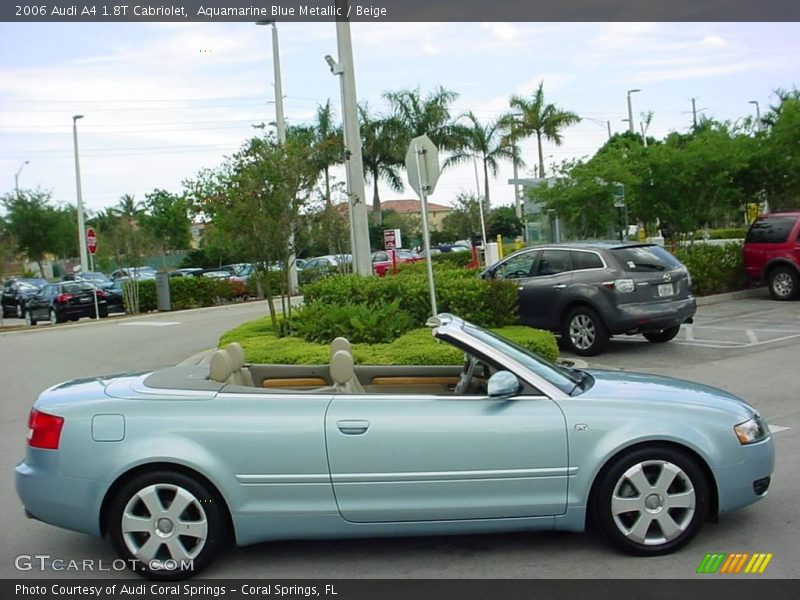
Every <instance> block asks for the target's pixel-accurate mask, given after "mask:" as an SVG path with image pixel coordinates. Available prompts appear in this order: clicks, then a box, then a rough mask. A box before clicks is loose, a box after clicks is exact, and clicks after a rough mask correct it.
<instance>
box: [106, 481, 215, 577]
mask: <svg viewBox="0 0 800 600" xmlns="http://www.w3.org/2000/svg"><path fill="white" fill-rule="evenodd" d="M121 525H122V527H121V529H122V538H123V540H124V542H125V546H126V547H127V549H128V551H129V552H130V553H131V554H132V555H133V556H134V557H136V558H137V559H139V560H140V561H142V562H144V563H145V564H151V563H153V562H154V561H161V562H168V561H175V562H176V563H179V564H180V563H181V562H185V561H189V560H193V559H194V558H196V557H197V556H198V555H199V554H200V552H201V551H202V550H203V548H204V546H205V544H206V540H207V539H208V535H209V534H208V519H207V516H206V511H205V510H204V508H203V506H202V504H201V502H200V500H198V499H197V498H196V497H195V496H194V495H193V494H192V493H191V492H189V491H188V490H186V489H185V488H182V487H180V486H178V485H173V484H155V485H150V486H147V487H145V488H143V489H141V490H139V491H138V492H137V493H135V494H134V495H133V496H132V497H131V499H130V500H129V501H128V503H127V504H126V505H125V509H124V511H123V514H122V523H121Z"/></svg>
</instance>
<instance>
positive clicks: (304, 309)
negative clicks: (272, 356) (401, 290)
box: [291, 301, 415, 344]
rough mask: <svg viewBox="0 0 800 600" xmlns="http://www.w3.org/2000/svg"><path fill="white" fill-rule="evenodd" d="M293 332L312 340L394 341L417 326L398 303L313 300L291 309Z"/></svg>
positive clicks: (372, 342)
mask: <svg viewBox="0 0 800 600" xmlns="http://www.w3.org/2000/svg"><path fill="white" fill-rule="evenodd" d="M291 325H292V327H291V328H292V331H293V332H294V333H295V334H296V335H299V336H300V337H302V338H303V339H305V340H307V341H309V342H326V341H328V340H332V339H334V338H337V337H339V336H345V337H347V338H348V339H350V341H351V342H366V343H370V344H375V343H380V342H391V341H392V340H394V339H396V338H398V337H400V336H401V335H402V334H404V333H406V332H407V331H410V330H412V329H414V327H415V323H414V319H413V318H412V316H411V315H410V314H409V313H407V312H406V311H404V310H400V308H399V302H398V301H394V302H391V303H388V304H378V305H375V306H367V305H366V304H353V303H350V302H344V303H340V304H329V303H327V302H319V301H317V302H311V303H309V304H305V305H304V306H301V307H300V308H298V309H296V310H294V311H293V312H292V318H291Z"/></svg>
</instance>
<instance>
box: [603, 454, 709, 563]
mask: <svg viewBox="0 0 800 600" xmlns="http://www.w3.org/2000/svg"><path fill="white" fill-rule="evenodd" d="M602 477H603V478H602V480H601V481H600V482H599V487H598V488H597V490H596V493H595V494H594V496H593V506H592V509H593V511H594V519H595V522H596V523H597V525H598V526H599V528H600V530H601V531H602V533H603V534H604V535H605V537H606V538H607V539H608V540H610V541H611V542H612V543H613V544H615V545H616V546H617V547H619V548H621V549H622V550H624V551H625V552H628V553H629V554H635V555H638V556H654V555H658V554H668V553H670V552H674V551H675V550H677V549H678V548H681V547H682V546H684V545H685V544H687V543H688V542H689V540H691V539H692V538H693V537H694V536H695V534H697V532H698V531H699V530H700V528H701V527H702V526H703V522H704V521H705V518H706V513H707V512H708V506H709V488H708V483H707V481H706V479H705V477H704V475H703V473H702V471H701V470H700V467H699V466H698V465H697V463H696V462H695V461H694V460H692V459H691V458H689V457H688V456H687V455H686V454H684V453H683V452H680V451H678V450H675V449H673V448H668V447H653V448H642V449H640V450H637V451H634V452H632V453H630V454H628V455H626V456H623V457H622V458H620V459H619V460H617V462H616V463H614V464H613V465H612V466H611V468H610V469H608V470H607V471H606V472H605V474H604V475H603V476H602Z"/></svg>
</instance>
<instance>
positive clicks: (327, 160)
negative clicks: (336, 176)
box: [311, 100, 344, 210]
mask: <svg viewBox="0 0 800 600" xmlns="http://www.w3.org/2000/svg"><path fill="white" fill-rule="evenodd" d="M333 117H334V112H333V108H332V107H331V101H330V100H327V101H326V102H325V104H320V105H319V106H317V112H316V113H315V115H314V122H313V123H312V124H311V132H312V138H311V143H312V144H313V152H312V154H311V161H312V162H313V163H314V166H315V167H316V168H317V169H318V171H319V172H320V173H321V174H322V176H323V183H324V185H325V188H324V189H325V194H324V198H325V209H326V210H330V208H331V206H332V202H331V173H330V170H331V167H333V166H335V165H338V164H341V163H342V161H343V158H344V136H343V135H342V128H341V126H338V125H336V124H335V123H334V121H333Z"/></svg>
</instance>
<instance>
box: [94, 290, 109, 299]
mask: <svg viewBox="0 0 800 600" xmlns="http://www.w3.org/2000/svg"><path fill="white" fill-rule="evenodd" d="M95 293H96V294H97V297H98V298H105V297H106V293H105V292H104V291H103V290H97V291H96V292H95Z"/></svg>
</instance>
